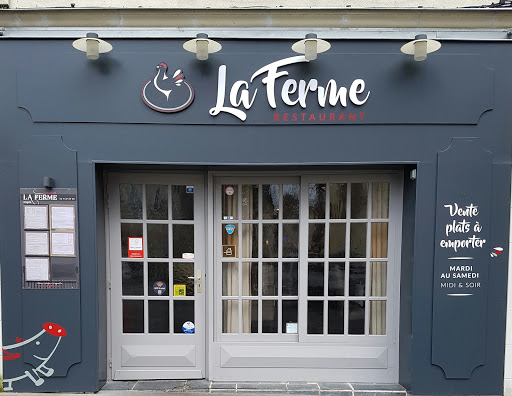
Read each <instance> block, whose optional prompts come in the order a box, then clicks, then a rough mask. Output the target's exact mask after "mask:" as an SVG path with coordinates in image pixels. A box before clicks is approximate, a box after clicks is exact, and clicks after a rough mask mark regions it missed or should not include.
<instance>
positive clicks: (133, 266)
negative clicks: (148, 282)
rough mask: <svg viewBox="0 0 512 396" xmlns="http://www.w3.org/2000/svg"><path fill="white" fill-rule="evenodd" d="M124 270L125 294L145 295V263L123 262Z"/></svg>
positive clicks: (123, 287)
mask: <svg viewBox="0 0 512 396" xmlns="http://www.w3.org/2000/svg"><path fill="white" fill-rule="evenodd" d="M122 272H123V274H122V289H123V296H143V295H144V264H143V263H139V262H138V263H135V262H123V267H122Z"/></svg>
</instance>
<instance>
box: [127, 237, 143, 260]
mask: <svg viewBox="0 0 512 396" xmlns="http://www.w3.org/2000/svg"><path fill="white" fill-rule="evenodd" d="M142 239H143V238H139V237H137V238H132V237H128V258H144V248H143V243H142Z"/></svg>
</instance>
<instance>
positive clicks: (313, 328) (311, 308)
mask: <svg viewBox="0 0 512 396" xmlns="http://www.w3.org/2000/svg"><path fill="white" fill-rule="evenodd" d="M323 332H324V302H323V301H308V334H323Z"/></svg>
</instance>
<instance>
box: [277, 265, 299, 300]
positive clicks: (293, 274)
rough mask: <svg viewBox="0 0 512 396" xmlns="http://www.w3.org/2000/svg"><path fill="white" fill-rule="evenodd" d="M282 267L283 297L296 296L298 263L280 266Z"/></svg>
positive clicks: (297, 289)
mask: <svg viewBox="0 0 512 396" xmlns="http://www.w3.org/2000/svg"><path fill="white" fill-rule="evenodd" d="M281 265H282V266H283V276H282V277H281V279H282V282H283V296H297V295H298V294H299V274H298V271H297V267H298V263H287V262H284V263H282V264H281Z"/></svg>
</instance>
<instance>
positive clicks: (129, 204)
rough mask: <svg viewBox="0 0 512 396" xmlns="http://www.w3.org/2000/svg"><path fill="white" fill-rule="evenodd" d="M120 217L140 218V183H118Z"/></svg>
mask: <svg viewBox="0 0 512 396" xmlns="http://www.w3.org/2000/svg"><path fill="white" fill-rule="evenodd" d="M119 204H120V209H121V219H142V184H120V185H119Z"/></svg>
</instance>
